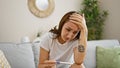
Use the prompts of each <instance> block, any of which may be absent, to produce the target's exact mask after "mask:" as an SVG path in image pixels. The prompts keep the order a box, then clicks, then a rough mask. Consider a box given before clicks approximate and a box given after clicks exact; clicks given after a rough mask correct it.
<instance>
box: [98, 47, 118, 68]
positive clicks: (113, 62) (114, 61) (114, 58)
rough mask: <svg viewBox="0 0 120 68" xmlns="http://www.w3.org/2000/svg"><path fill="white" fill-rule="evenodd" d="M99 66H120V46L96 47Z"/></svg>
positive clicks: (112, 67) (110, 67)
mask: <svg viewBox="0 0 120 68" xmlns="http://www.w3.org/2000/svg"><path fill="white" fill-rule="evenodd" d="M96 59H97V60H96V62H97V68H120V47H118V48H117V47H116V48H114V47H113V48H103V47H99V46H97V48H96Z"/></svg>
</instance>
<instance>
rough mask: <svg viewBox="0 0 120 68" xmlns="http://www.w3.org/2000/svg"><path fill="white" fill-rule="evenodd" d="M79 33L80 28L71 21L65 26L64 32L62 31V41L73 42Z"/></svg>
mask: <svg viewBox="0 0 120 68" xmlns="http://www.w3.org/2000/svg"><path fill="white" fill-rule="evenodd" d="M78 32H79V28H78V26H77V25H76V24H75V23H72V22H70V21H68V22H66V23H65V24H64V25H63V28H62V31H61V40H62V42H67V41H71V40H73V39H74V38H75V37H76V36H77V34H78Z"/></svg>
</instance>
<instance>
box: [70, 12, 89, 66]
mask: <svg viewBox="0 0 120 68" xmlns="http://www.w3.org/2000/svg"><path fill="white" fill-rule="evenodd" d="M70 19H71V21H73V22H74V23H76V24H77V25H78V27H79V29H80V37H79V45H78V47H76V48H74V61H75V64H78V65H81V64H82V63H83V60H84V58H85V54H86V46H87V34H88V30H87V26H86V21H85V17H84V14H83V15H80V14H77V13H74V14H72V15H71V16H70Z"/></svg>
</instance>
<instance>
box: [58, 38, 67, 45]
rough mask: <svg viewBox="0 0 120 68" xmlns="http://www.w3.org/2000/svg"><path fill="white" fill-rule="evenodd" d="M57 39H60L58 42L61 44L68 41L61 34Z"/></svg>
mask: <svg viewBox="0 0 120 68" xmlns="http://www.w3.org/2000/svg"><path fill="white" fill-rule="evenodd" d="M57 39H58V42H59V43H61V44H64V43H65V42H66V41H64V40H63V39H62V38H61V37H60V36H59V37H58V38H57Z"/></svg>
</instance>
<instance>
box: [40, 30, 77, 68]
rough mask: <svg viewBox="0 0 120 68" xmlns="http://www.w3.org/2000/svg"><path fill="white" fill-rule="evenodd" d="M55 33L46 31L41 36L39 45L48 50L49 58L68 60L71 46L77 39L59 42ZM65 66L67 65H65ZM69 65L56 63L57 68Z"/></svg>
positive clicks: (70, 55) (71, 52) (71, 49)
mask: <svg viewBox="0 0 120 68" xmlns="http://www.w3.org/2000/svg"><path fill="white" fill-rule="evenodd" d="M55 36H56V35H55V34H53V33H51V32H48V33H46V34H44V35H43V36H42V37H41V43H40V47H42V48H44V49H45V50H47V51H49V52H50V53H49V59H54V60H57V61H63V62H70V61H71V57H72V55H73V48H74V47H76V46H77V45H78V40H73V41H70V42H66V43H64V44H61V43H59V42H58V40H57V39H53V38H55ZM66 66H67V67H66ZM68 66H69V65H66V64H57V68H68Z"/></svg>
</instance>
